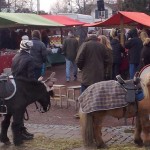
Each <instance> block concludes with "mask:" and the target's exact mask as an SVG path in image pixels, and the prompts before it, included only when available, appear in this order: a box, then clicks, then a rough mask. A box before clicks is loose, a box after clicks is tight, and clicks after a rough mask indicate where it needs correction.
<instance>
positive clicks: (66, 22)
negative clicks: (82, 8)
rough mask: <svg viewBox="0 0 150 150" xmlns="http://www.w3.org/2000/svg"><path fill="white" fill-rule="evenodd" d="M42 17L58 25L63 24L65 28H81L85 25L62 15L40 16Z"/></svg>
mask: <svg viewBox="0 0 150 150" xmlns="http://www.w3.org/2000/svg"><path fill="white" fill-rule="evenodd" d="M41 16H42V17H44V18H46V19H48V20H53V21H55V22H58V23H60V24H63V25H65V26H81V25H83V24H85V22H80V21H78V20H75V19H71V18H69V17H67V16H63V15H41Z"/></svg>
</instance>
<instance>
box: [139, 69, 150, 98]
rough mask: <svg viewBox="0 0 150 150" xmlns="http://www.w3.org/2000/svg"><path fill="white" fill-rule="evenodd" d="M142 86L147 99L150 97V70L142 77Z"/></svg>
mask: <svg viewBox="0 0 150 150" xmlns="http://www.w3.org/2000/svg"><path fill="white" fill-rule="evenodd" d="M141 86H142V89H143V92H144V96H145V98H146V99H149V98H150V93H149V92H150V72H149V73H147V74H145V75H144V77H142V78H141Z"/></svg>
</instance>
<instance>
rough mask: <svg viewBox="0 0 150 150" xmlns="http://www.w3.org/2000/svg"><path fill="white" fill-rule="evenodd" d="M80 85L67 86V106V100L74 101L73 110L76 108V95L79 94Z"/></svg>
mask: <svg viewBox="0 0 150 150" xmlns="http://www.w3.org/2000/svg"><path fill="white" fill-rule="evenodd" d="M80 89H81V86H80V85H75V86H69V87H67V108H68V106H69V102H74V103H75V110H77V107H78V106H77V105H78V97H79V95H80Z"/></svg>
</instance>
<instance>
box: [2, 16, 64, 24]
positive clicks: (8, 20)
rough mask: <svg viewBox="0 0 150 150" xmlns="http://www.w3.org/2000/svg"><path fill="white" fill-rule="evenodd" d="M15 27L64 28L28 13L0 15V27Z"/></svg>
mask: <svg viewBox="0 0 150 150" xmlns="http://www.w3.org/2000/svg"><path fill="white" fill-rule="evenodd" d="M15 26H47V27H56V26H64V25H62V24H60V23H57V22H54V21H52V20H47V19H44V18H43V17H41V16H39V15H36V14H28V13H0V27H15Z"/></svg>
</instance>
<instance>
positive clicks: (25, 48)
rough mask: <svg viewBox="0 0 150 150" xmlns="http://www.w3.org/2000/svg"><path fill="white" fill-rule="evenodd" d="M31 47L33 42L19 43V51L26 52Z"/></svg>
mask: <svg viewBox="0 0 150 150" xmlns="http://www.w3.org/2000/svg"><path fill="white" fill-rule="evenodd" d="M32 46H33V42H32V41H29V40H22V41H21V42H20V49H21V50H26V51H29V50H30V49H31V47H32Z"/></svg>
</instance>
